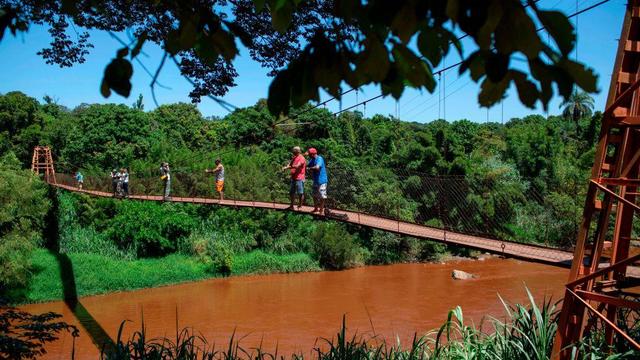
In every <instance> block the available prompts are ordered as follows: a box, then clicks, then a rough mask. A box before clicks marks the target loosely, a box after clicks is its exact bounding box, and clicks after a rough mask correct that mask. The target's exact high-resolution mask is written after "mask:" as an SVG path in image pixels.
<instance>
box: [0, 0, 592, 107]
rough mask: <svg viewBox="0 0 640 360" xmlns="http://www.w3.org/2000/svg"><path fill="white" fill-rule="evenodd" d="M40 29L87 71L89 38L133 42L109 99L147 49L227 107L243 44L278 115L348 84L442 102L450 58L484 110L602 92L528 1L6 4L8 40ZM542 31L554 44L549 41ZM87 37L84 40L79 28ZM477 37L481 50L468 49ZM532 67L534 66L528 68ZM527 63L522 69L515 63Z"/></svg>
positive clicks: (567, 35)
mask: <svg viewBox="0 0 640 360" xmlns="http://www.w3.org/2000/svg"><path fill="white" fill-rule="evenodd" d="M31 24H43V25H46V26H47V27H48V29H49V33H50V35H51V46H50V47H48V48H45V49H42V50H41V51H40V52H39V54H40V55H41V56H42V57H43V59H44V60H45V61H46V62H47V63H50V64H57V65H59V66H62V67H66V66H72V65H74V64H77V63H82V62H84V61H85V59H86V55H87V54H88V53H89V52H90V51H91V48H92V47H93V45H92V43H91V39H90V35H89V32H88V30H100V31H107V32H109V33H111V34H112V35H114V36H115V37H118V35H117V34H120V33H126V34H127V36H128V38H127V39H125V40H122V39H120V41H121V42H122V48H121V49H120V50H118V52H117V54H115V57H114V58H113V59H112V60H111V61H110V62H109V63H108V64H107V65H106V67H105V70H104V74H103V81H102V85H101V89H100V91H101V92H102V94H103V95H104V96H105V97H108V96H110V94H111V92H112V91H113V92H116V93H117V94H120V95H122V96H129V94H130V93H131V88H132V84H131V76H132V74H133V66H132V61H139V59H138V56H139V54H140V53H141V52H142V51H144V47H145V46H146V45H145V44H147V43H154V44H157V45H159V46H160V47H161V48H162V49H163V50H164V51H165V52H164V55H163V57H162V59H160V65H159V66H158V68H157V69H156V71H154V72H151V71H149V70H148V69H146V67H144V69H146V71H148V72H149V74H150V76H152V77H153V81H152V88H153V86H155V85H156V84H157V81H156V80H157V76H158V74H159V72H160V71H161V70H162V67H163V66H164V65H165V63H166V62H174V63H175V64H176V65H177V66H178V67H179V69H180V71H181V73H182V74H183V75H184V76H185V77H186V78H187V79H189V80H190V81H191V82H192V84H193V90H192V91H191V93H190V96H191V98H192V99H193V101H195V102H197V101H199V100H200V98H201V97H203V96H210V97H213V98H214V99H215V100H217V101H219V102H220V103H222V104H224V102H223V101H222V100H220V99H219V97H221V96H223V95H224V94H225V93H226V92H227V91H228V89H229V88H230V87H231V86H234V85H235V83H234V78H235V77H236V76H237V73H236V71H235V68H234V66H233V64H234V60H235V59H236V57H237V56H238V52H239V50H238V49H239V43H241V44H242V45H243V46H245V47H246V48H248V49H249V53H250V55H251V57H252V58H253V59H254V60H256V61H258V62H259V63H260V64H262V65H263V66H265V67H266V68H268V69H269V71H270V74H271V75H273V76H274V78H273V81H272V83H271V86H270V89H269V97H268V105H269V110H270V112H271V113H273V114H280V113H287V112H288V111H289V107H290V106H291V105H293V106H301V105H303V104H305V103H306V102H308V101H310V100H315V101H317V100H319V90H320V89H324V90H325V91H327V92H328V93H329V94H331V95H332V96H334V97H337V98H339V97H340V95H341V92H342V88H343V86H344V84H346V85H348V86H351V87H359V86H363V85H367V84H377V85H379V87H380V90H381V92H382V94H384V95H392V96H393V97H395V98H399V97H400V96H401V94H402V92H403V91H404V88H405V87H407V86H410V87H414V88H418V89H426V90H427V91H429V92H432V91H433V90H434V88H435V85H436V80H435V78H436V77H435V74H436V72H437V71H436V69H437V68H438V67H441V66H442V65H443V64H442V59H443V56H445V55H447V54H448V53H449V52H450V51H451V50H452V49H453V50H454V51H456V52H457V53H459V56H460V58H461V63H460V68H459V71H460V72H461V73H465V72H468V73H469V74H470V76H471V78H472V79H473V80H474V81H475V82H478V83H480V84H481V91H480V93H479V95H478V101H479V103H480V105H482V106H491V105H492V104H495V103H497V102H499V101H500V100H501V99H502V98H503V96H504V94H505V92H506V90H507V89H508V88H509V87H510V86H512V85H513V86H515V88H516V89H517V92H518V94H519V99H520V101H521V102H522V103H523V104H524V105H526V106H528V107H534V106H535V105H536V104H537V103H540V104H542V106H543V107H545V108H546V107H547V105H548V103H549V100H550V99H551V98H552V96H553V95H554V91H555V90H554V89H557V91H558V93H559V94H560V95H561V96H563V97H565V98H568V97H569V96H570V95H571V93H572V91H573V89H574V86H576V85H577V86H578V87H580V88H582V89H584V90H585V91H587V92H594V91H596V76H595V74H594V73H593V71H592V70H591V69H588V68H586V67H585V66H584V65H583V64H580V63H577V62H575V61H573V60H571V59H570V58H569V54H570V53H571V51H572V50H573V48H574V46H575V41H576V34H575V30H574V28H573V26H572V25H571V23H570V22H569V20H568V18H567V16H566V15H564V14H562V13H560V12H558V11H554V10H543V9H540V8H539V7H538V5H537V1H532V0H530V1H527V2H526V3H524V4H523V3H521V1H520V0H481V1H480V0H448V1H420V0H399V1H385V0H370V1H364V2H363V1H359V0H317V1H310V0H182V1H154V0H133V1H123V0H106V1H102V0H101V1H98V0H62V1H60V0H0V39H2V37H3V35H4V34H5V32H6V31H7V30H8V31H10V32H11V33H13V34H16V33H17V32H25V31H27V30H28V28H29V25H31ZM540 25H541V26H542V27H543V28H544V29H545V30H546V31H547V32H548V33H549V36H550V39H551V40H552V42H546V41H544V40H543V39H542V38H541V36H540V34H539V30H540V29H539V28H538V26H540ZM70 27H74V28H79V29H81V30H80V33H79V34H78V35H77V36H71V35H70V34H69V28H70ZM464 37H467V38H469V39H471V41H472V43H473V46H472V48H471V49H465V50H463V49H462V46H461V42H460V40H461V39H462V38H464ZM522 57H524V58H522ZM516 58H517V59H519V60H523V61H522V62H520V63H519V64H518V66H512V63H513V60H514V59H516Z"/></svg>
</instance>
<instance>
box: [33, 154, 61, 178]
mask: <svg viewBox="0 0 640 360" xmlns="http://www.w3.org/2000/svg"><path fill="white" fill-rule="evenodd" d="M31 171H33V172H34V173H36V174H38V175H40V174H41V173H43V174H44V179H45V181H46V182H48V183H50V184H55V183H56V170H55V168H54V167H53V157H52V156H51V149H50V148H49V147H48V146H36V147H35V148H34V149H33V158H32V159H31Z"/></svg>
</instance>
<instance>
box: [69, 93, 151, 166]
mask: <svg viewBox="0 0 640 360" xmlns="http://www.w3.org/2000/svg"><path fill="white" fill-rule="evenodd" d="M74 119H75V121H74V125H75V129H76V131H74V132H73V133H71V134H69V137H68V139H67V141H68V143H67V146H66V147H65V148H64V149H63V150H62V155H63V157H64V159H65V160H67V161H69V162H71V163H73V164H78V165H80V166H97V167H99V168H102V169H107V168H110V167H119V166H127V165H128V164H129V163H131V161H132V160H133V159H136V158H144V157H145V156H146V155H147V154H148V152H149V146H150V143H151V142H154V141H162V140H163V139H162V138H160V139H157V138H156V139H154V137H153V136H152V134H151V129H150V126H149V115H148V114H146V113H144V112H141V111H137V110H134V109H131V108H129V107H127V106H125V105H115V104H106V105H99V104H95V105H87V106H80V107H78V108H76V109H75V110H74ZM158 135H159V136H162V135H161V134H158V133H155V134H154V136H158Z"/></svg>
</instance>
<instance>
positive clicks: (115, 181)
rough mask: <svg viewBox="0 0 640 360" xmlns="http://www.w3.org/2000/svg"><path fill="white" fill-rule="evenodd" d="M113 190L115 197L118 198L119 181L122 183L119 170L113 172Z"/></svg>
mask: <svg viewBox="0 0 640 360" xmlns="http://www.w3.org/2000/svg"><path fill="white" fill-rule="evenodd" d="M110 176H111V190H112V191H113V196H114V197H116V196H118V181H120V176H119V175H118V169H113V171H112V172H111V175H110Z"/></svg>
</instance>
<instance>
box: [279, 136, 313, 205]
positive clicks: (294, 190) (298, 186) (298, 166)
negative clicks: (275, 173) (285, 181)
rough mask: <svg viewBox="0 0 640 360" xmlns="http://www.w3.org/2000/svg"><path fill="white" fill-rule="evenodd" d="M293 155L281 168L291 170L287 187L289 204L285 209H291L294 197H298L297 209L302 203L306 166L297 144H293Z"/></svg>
mask: <svg viewBox="0 0 640 360" xmlns="http://www.w3.org/2000/svg"><path fill="white" fill-rule="evenodd" d="M291 152H292V153H293V157H292V158H291V161H290V162H289V165H287V166H285V167H283V168H282V170H290V171H291V186H290V187H289V195H290V197H291V206H289V207H288V208H287V210H293V204H294V203H295V200H296V197H297V198H298V210H300V209H302V204H303V203H304V176H305V170H306V167H307V160H306V159H305V158H304V156H303V155H302V150H300V147H299V146H294V148H293V149H292V150H291Z"/></svg>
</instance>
